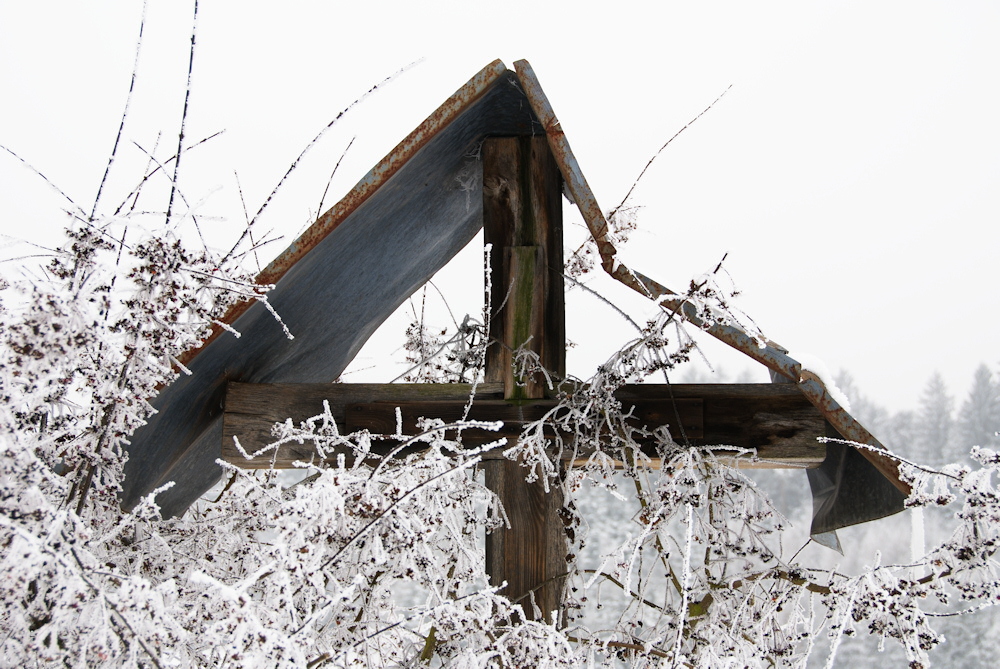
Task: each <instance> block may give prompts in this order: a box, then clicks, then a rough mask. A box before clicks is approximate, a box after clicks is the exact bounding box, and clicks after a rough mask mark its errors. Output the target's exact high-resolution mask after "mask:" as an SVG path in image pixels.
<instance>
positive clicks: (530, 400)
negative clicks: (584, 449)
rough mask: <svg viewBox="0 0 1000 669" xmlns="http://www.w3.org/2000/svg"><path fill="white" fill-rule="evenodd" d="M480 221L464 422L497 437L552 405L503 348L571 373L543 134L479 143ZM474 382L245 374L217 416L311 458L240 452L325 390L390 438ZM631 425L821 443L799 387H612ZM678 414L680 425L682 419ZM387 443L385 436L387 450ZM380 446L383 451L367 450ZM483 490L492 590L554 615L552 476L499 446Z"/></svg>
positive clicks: (352, 424)
mask: <svg viewBox="0 0 1000 669" xmlns="http://www.w3.org/2000/svg"><path fill="white" fill-rule="evenodd" d="M482 163H483V225H484V229H485V241H486V243H488V244H492V253H491V256H490V257H491V273H492V281H491V286H492V291H491V295H490V298H491V305H492V307H493V309H494V311H495V313H494V314H493V316H492V318H491V321H490V332H489V336H490V340H491V341H493V342H496V343H495V344H493V345H491V346H490V347H489V348H488V349H487V353H486V368H485V382H484V383H482V384H480V385H479V386H478V388H477V390H476V399H475V402H474V404H473V405H472V409H471V411H470V413H469V415H468V418H469V419H471V420H489V421H496V420H500V421H503V422H504V428H503V429H502V431H501V432H500V435H502V436H507V437H508V438H509V439H510V440H516V439H517V438H518V436H519V434H520V431H521V428H522V426H523V425H524V424H525V423H527V422H530V421H533V420H538V419H539V418H541V417H542V416H543V415H544V413H545V412H546V411H547V410H549V409H551V408H552V407H553V406H555V404H556V400H555V399H554V398H553V397H550V396H547V395H550V394H551V393H549V391H548V387H547V384H546V383H545V381H544V379H543V378H542V377H541V375H540V374H535V375H533V376H530V377H528V378H525V379H520V378H515V370H514V365H513V364H512V363H513V359H512V355H513V352H514V351H516V350H518V349H519V348H520V347H524V348H526V349H528V350H530V351H532V352H534V353H535V354H537V355H538V357H539V361H540V362H541V365H542V366H543V367H544V368H545V369H546V370H548V371H549V373H550V374H551V375H552V376H553V377H554V378H557V379H561V378H563V377H565V375H566V345H565V303H564V295H563V290H564V289H563V274H562V269H563V260H562V202H561V197H562V178H561V176H560V173H559V168H558V166H557V164H556V161H555V159H554V158H553V156H552V154H551V152H550V150H549V147H548V144H547V142H546V138H545V137H532V136H522V137H501V138H489V139H487V140H485V142H484V144H483V147H482ZM471 391H472V388H471V386H470V385H468V384H346V383H342V384H246V383H230V384H229V385H228V389H227V396H226V407H225V416H224V423H223V441H222V457H223V458H224V459H225V460H227V461H229V462H231V463H233V464H235V465H239V466H241V467H250V468H270V467H272V466H274V467H290V466H292V463H293V462H295V461H306V462H308V461H310V460H313V459H314V458H315V451H314V450H313V449H312V448H311V447H310V446H308V445H301V444H285V445H283V446H282V447H281V448H280V449H279V450H278V451H277V453H268V454H267V455H266V456H263V457H260V458H258V459H256V460H252V461H248V460H246V459H245V457H244V456H243V455H242V454H241V453H240V452H239V451H237V449H236V448H235V446H234V444H233V437H234V436H237V437H239V440H240V442H241V444H242V445H243V448H244V450H245V451H247V452H253V451H256V450H258V449H260V448H262V447H264V446H266V445H267V444H268V443H270V442H271V441H272V437H271V426H272V425H273V424H274V423H275V422H283V421H284V420H285V419H287V418H291V419H292V420H293V421H300V420H305V419H306V418H308V417H311V416H314V415H316V414H318V413H321V411H322V403H323V401H324V400H326V401H327V402H328V403H329V406H330V410H331V412H332V413H333V415H334V417H335V418H336V419H337V421H338V423H340V427H341V429H342V430H344V431H346V432H354V431H356V430H360V429H367V430H369V431H370V432H372V433H373V434H394V433H396V429H397V425H396V422H397V417H396V409H397V407H398V408H399V410H400V413H401V415H402V420H403V430H404V433H406V432H408V433H410V434H413V433H415V432H414V431H415V430H416V422H417V420H418V418H420V417H428V418H441V419H443V420H445V421H446V422H452V421H455V420H459V419H461V418H462V417H463V411H464V409H465V405H466V403H467V402H468V398H469V394H470V392H471ZM617 397H618V399H620V400H621V401H622V402H623V404H624V405H625V408H626V409H627V408H628V407H634V412H633V414H634V419H633V420H634V421H635V422H636V423H637V424H640V425H645V426H647V427H648V428H650V429H652V428H655V427H658V426H664V425H666V426H668V429H670V431H671V433H672V434H673V436H674V437H675V438H678V439H679V438H680V436H681V428H682V429H683V435H684V437H685V438H686V439H687V440H688V441H690V442H691V443H693V444H695V445H711V444H728V445H732V446H737V447H744V448H755V449H757V451H758V455H759V458H760V459H759V460H758V461H755V462H756V465H755V466H774V467H781V466H786V467H788V466H794V467H816V466H818V465H819V464H820V463H821V462H822V461H823V459H824V457H825V454H826V447H825V446H824V445H821V444H818V443H817V442H816V437H817V436H821V435H823V434H825V421H824V419H823V416H822V415H821V414H820V412H819V411H818V410H817V409H816V408H815V407H813V405H812V404H811V403H810V402H809V401H808V400H806V399H805V397H803V395H802V394H801V393H800V392H799V391H798V389H797V388H796V387H795V386H794V385H781V384H776V385H773V384H737V385H718V384H712V385H671V386H669V387H668V386H665V385H657V384H640V385H627V386H624V387H623V388H622V389H620V390H619V392H618V393H617ZM678 421H679V422H680V423H681V425H680V426H678V425H677V423H678ZM496 438H498V435H497V433H495V432H487V431H482V430H472V429H466V430H463V432H462V440H463V443H465V444H467V445H476V444H479V443H484V442H486V441H492V440H494V439H496ZM391 447H392V446H391V445H387V446H386V447H385V450H384V451H382V452H383V453H384V452H387V451H388V450H389V449H390V448H391ZM373 450H376V452H377V451H378V449H377V448H376V449H373ZM484 469H485V474H486V484H487V486H488V487H489V488H490V489H491V490H492V491H493V492H495V493H496V494H497V495H498V496H499V498H500V500H501V502H502V503H503V505H504V509H505V510H506V514H507V518H508V519H509V521H510V527H509V528H507V529H500V530H498V531H495V532H493V533H491V534H490V535H488V536H487V540H486V563H487V572H488V573H489V575H490V580H491V582H492V583H493V584H494V585H498V584H500V583H503V582H506V583H507V586H506V588H505V589H504V590H502V591H501V593H502V594H504V595H506V596H507V597H508V598H510V599H511V600H513V601H521V603H522V605H523V608H524V610H525V614H526V616H527V617H528V618H534V617H535V614H534V611H535V607H537V610H538V611H540V612H541V613H542V615H543V617H544V618H545V619H546V620H547V621H549V622H552V617H551V616H552V613H553V612H555V611H557V610H558V608H559V602H560V599H561V590H562V586H563V583H562V578H561V577H562V576H563V575H564V574H565V573H566V570H567V562H566V556H567V543H566V537H565V533H564V528H563V523H562V521H561V519H560V517H559V511H560V509H561V508H562V498H561V494H560V490H559V488H558V487H557V486H553V487H552V489H551V491H550V492H549V493H546V492H545V491H544V489H543V484H542V483H541V482H536V483H527V482H525V480H524V479H525V475H526V470H525V469H524V468H522V467H521V466H520V464H519V463H518V462H512V461H510V460H506V459H504V458H503V457H502V456H501V455H500V454H499V453H498V452H497V451H492V452H488V453H487V454H486V457H485V458H484Z"/></svg>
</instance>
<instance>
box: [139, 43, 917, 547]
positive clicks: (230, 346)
mask: <svg viewBox="0 0 1000 669" xmlns="http://www.w3.org/2000/svg"><path fill="white" fill-rule="evenodd" d="M524 135H539V136H541V135H544V136H546V137H547V139H548V144H549V147H550V148H551V150H552V153H553V155H554V156H555V159H556V161H557V163H558V166H559V169H560V172H561V173H562V177H563V179H564V181H565V184H566V187H567V190H568V191H569V193H570V194H571V195H572V198H573V201H574V202H575V203H576V206H577V207H578V208H579V210H580V212H581V214H582V215H583V218H584V220H585V221H586V223H587V225H588V227H589V229H590V232H591V234H592V235H593V237H594V239H595V241H596V242H597V246H598V250H599V252H600V255H601V260H602V266H603V268H604V269H605V271H607V272H608V273H609V274H610V275H611V276H612V277H614V278H615V279H617V280H618V281H621V282H622V283H624V284H625V285H627V286H629V287H631V288H633V289H634V290H636V291H638V292H640V293H642V294H643V295H645V296H647V297H649V298H651V299H655V300H657V301H659V302H660V303H661V304H663V306H664V307H665V308H668V309H672V310H673V309H675V310H678V311H680V312H682V313H684V315H685V317H687V318H688V319H689V320H691V321H692V322H694V323H696V324H699V323H700V321H699V319H698V315H697V313H696V310H695V309H694V307H693V305H691V304H689V303H688V302H686V301H685V300H684V299H683V297H681V296H678V295H676V294H674V293H673V292H672V291H670V290H668V289H667V288H666V287H664V286H663V285H661V284H659V283H657V282H656V281H654V280H652V279H650V278H648V277H646V276H644V275H642V274H640V273H639V272H636V271H634V270H632V269H630V268H628V267H626V266H625V265H623V264H621V263H620V262H619V261H618V260H617V258H616V254H617V251H616V249H615V247H614V244H613V243H612V241H611V240H610V239H609V236H608V225H607V221H606V220H605V217H604V214H603V213H602V211H601V209H600V207H599V205H598V203H597V200H596V198H595V197H594V194H593V192H592V191H591V190H590V187H589V186H588V185H587V181H586V179H585V178H584V176H583V173H582V171H581V170H580V167H579V165H578V164H577V162H576V159H575V157H574V156H573V153H572V150H571V149H570V146H569V143H568V142H567V140H566V137H565V135H564V134H563V132H562V130H561V128H560V125H559V121H558V120H557V118H556V116H555V113H554V112H553V110H552V108H551V106H550V105H549V102H548V100H547V99H546V97H545V94H544V92H543V91H542V88H541V86H540V85H539V83H538V80H537V78H536V77H535V74H534V72H533V71H532V69H531V66H530V65H529V64H528V62H527V61H524V60H521V61H518V62H516V63H515V71H511V70H508V69H507V68H506V66H504V64H503V63H502V62H500V61H499V60H497V61H494V62H493V63H491V64H490V65H488V66H487V67H486V68H484V69H483V70H482V71H480V72H479V73H478V74H476V75H475V76H474V77H473V78H472V79H470V80H469V82H468V83H466V84H465V85H464V86H463V87H462V88H460V89H459V90H458V91H457V92H456V93H455V94H454V95H452V96H451V97H450V98H449V99H448V100H447V101H445V103H444V104H442V105H441V106H440V107H439V108H438V109H437V110H436V111H435V112H434V113H433V114H431V115H430V116H429V117H428V118H427V119H426V120H425V121H424V122H423V123H422V124H421V125H420V126H419V127H417V128H416V129H415V130H414V131H413V132H412V133H410V135H409V136H408V137H407V138H406V139H404V140H403V141H402V142H401V143H400V144H399V145H398V146H396V148H395V149H393V150H392V151H391V152H390V153H389V155H388V156H386V157H385V158H384V159H383V160H382V161H380V162H379V163H378V164H377V165H376V166H375V167H374V168H372V170H371V171H370V172H369V173H368V174H367V175H366V176H365V177H364V178H363V179H362V180H361V181H360V182H359V183H358V184H357V185H356V186H355V187H354V188H353V189H352V190H351V192H350V193H348V195H347V196H346V197H345V198H344V199H342V200H341V201H340V202H339V203H337V205H335V206H334V207H333V208H332V209H330V210H329V211H328V212H326V213H325V214H323V215H322V216H321V217H320V218H319V220H317V221H316V223H314V224H313V225H312V226H311V227H310V228H309V229H308V230H307V231H306V232H305V233H303V234H302V236H300V237H299V238H298V239H297V240H296V241H295V242H294V243H293V244H292V245H291V246H290V247H289V248H288V249H287V250H286V251H285V252H284V253H282V254H281V255H280V256H279V257H278V258H277V259H276V260H275V261H274V262H272V263H271V264H270V265H269V266H268V267H267V268H266V269H265V270H264V271H263V272H262V273H261V275H260V276H259V277H258V283H261V284H273V285H274V288H273V290H271V291H270V292H269V293H268V296H267V297H268V302H269V303H270V305H271V306H272V307H273V308H274V310H275V311H277V313H278V314H280V315H281V318H282V319H283V321H284V322H285V324H286V325H287V327H288V329H289V330H290V331H291V332H292V333H294V336H295V338H294V339H289V338H288V337H286V335H285V332H284V331H283V329H282V327H281V325H280V324H279V323H278V322H276V321H275V319H274V318H273V316H272V315H271V314H270V313H269V311H268V309H267V307H266V305H264V304H263V303H261V302H256V301H249V302H245V303H242V304H240V305H238V306H236V307H234V308H233V309H231V310H230V312H229V313H228V314H227V315H226V316H225V318H224V319H223V322H225V323H226V324H228V325H230V326H232V327H233V328H234V329H236V330H237V331H239V332H240V333H241V335H242V337H241V338H240V339H239V341H236V339H235V338H234V337H233V336H232V335H231V334H228V333H225V332H224V331H223V329H222V328H217V329H216V331H215V333H214V334H213V336H212V337H211V338H210V339H209V340H208V341H207V342H205V343H204V344H203V345H202V346H201V347H200V348H198V349H197V350H193V351H189V352H187V353H186V354H185V355H184V356H182V357H181V362H183V363H184V364H185V365H186V366H187V367H188V368H189V369H190V370H191V372H192V374H191V375H185V376H181V377H180V378H179V379H177V380H176V381H175V382H174V383H173V384H171V385H170V386H168V387H166V388H164V389H163V390H162V391H161V393H160V394H159V395H158V396H157V397H156V398H155V399H154V400H152V404H153V406H154V407H155V408H156V409H157V413H156V414H155V415H153V416H151V417H150V419H149V422H148V424H147V425H145V426H143V427H142V428H140V429H139V430H137V431H136V432H135V434H134V435H133V437H132V440H131V445H130V446H129V452H130V459H129V461H128V463H127V465H126V468H125V474H126V476H125V481H124V484H123V490H122V503H123V506H125V507H126V508H129V507H131V506H134V505H135V504H136V503H137V502H138V501H139V499H140V498H141V497H142V496H144V495H146V494H148V493H150V492H151V491H152V490H154V489H155V488H157V487H158V486H161V485H163V484H164V483H166V482H167V481H175V482H176V485H175V486H174V487H173V488H171V489H169V490H167V491H165V492H162V493H160V494H159V495H158V496H157V502H158V503H159V505H160V506H161V509H162V511H163V513H164V515H167V516H169V515H176V514H178V513H181V512H183V511H184V509H186V508H187V507H188V506H189V505H190V504H191V503H192V502H193V501H194V500H195V499H197V498H198V497H199V496H200V495H201V494H202V493H204V492H205V491H206V490H207V489H208V488H209V487H211V486H212V485H213V484H214V483H215V481H217V480H218V478H219V476H220V474H221V469H220V467H219V466H218V465H217V464H216V462H215V461H216V458H217V457H218V456H219V445H220V443H221V439H222V413H223V401H224V394H225V389H226V385H227V383H229V382H230V381H238V382H250V383H282V382H289V383H291V382H295V383H309V382H313V383H316V382H320V383H325V382H330V381H333V380H334V379H336V378H337V377H338V376H340V374H341V373H342V372H343V371H344V369H345V368H346V367H347V365H348V364H349V363H350V361H351V360H352V359H353V358H354V356H355V355H356V354H357V352H358V351H359V350H360V348H361V347H362V345H363V344H364V343H365V341H367V339H368V338H369V337H370V336H371V334H372V333H373V332H374V331H375V329H376V328H377V327H378V326H379V325H380V324H381V323H382V322H383V321H384V320H385V319H386V318H388V317H389V315H390V314H392V313H393V312H394V311H395V309H396V308H397V307H398V306H399V305H400V304H402V303H403V302H404V301H405V300H406V299H407V298H408V297H409V296H410V295H411V294H412V293H413V292H414V291H416V290H417V289H418V288H419V287H420V286H422V285H423V284H424V283H426V282H427V281H428V280H429V279H430V278H431V277H432V276H433V275H434V273H435V272H437V271H438V270H439V269H440V268H441V267H443V266H444V265H445V264H446V263H447V262H448V261H449V260H450V259H451V258H452V257H453V256H454V255H455V254H456V253H458V251H459V250H461V249H462V248H463V247H464V246H465V245H466V244H467V243H468V242H469V241H470V240H471V239H472V238H473V237H474V236H475V234H476V233H477V231H478V230H479V229H480V228H481V227H482V181H481V172H480V171H479V169H478V162H477V148H478V146H479V144H480V143H481V142H482V141H483V139H485V138H486V137H490V136H524ZM705 330H706V331H708V332H709V333H710V334H712V335H713V336H715V337H717V338H719V339H721V340H722V341H724V342H726V343H728V344H729V345H731V346H733V347H735V348H737V349H739V350H741V351H742V352H744V353H745V354H747V355H748V356H750V357H751V358H753V359H755V360H757V361H758V362H761V363H762V364H764V365H765V366H767V367H768V368H769V369H770V370H771V371H772V376H773V377H774V378H776V379H779V380H782V381H784V382H787V383H796V384H797V385H798V387H799V389H800V390H801V391H802V392H803V394H804V395H805V396H806V397H807V398H809V400H810V401H812V402H813V404H815V405H816V406H817V407H818V408H819V410H820V411H821V412H822V413H823V415H824V416H825V417H826V418H827V420H828V421H829V422H830V424H831V425H832V426H833V427H834V428H835V429H836V431H837V433H839V435H842V436H843V437H845V438H847V439H850V440H852V441H856V442H860V443H862V444H868V445H871V446H872V448H873V449H875V450H869V449H861V450H860V451H855V450H854V449H846V452H847V453H848V454H849V457H848V456H845V457H841V458H840V460H839V461H838V462H836V463H832V464H831V465H830V466H829V467H826V469H825V470H824V468H823V467H821V468H820V470H817V471H815V472H814V473H813V474H810V479H811V482H812V483H813V490H814V496H816V494H817V492H816V491H817V486H819V488H820V489H821V490H822V489H823V488H824V487H826V488H827V489H829V491H833V492H831V493H830V494H829V495H828V496H827V502H826V503H827V505H828V506H829V505H836V504H841V505H842V502H837V501H836V498H837V495H836V494H835V492H836V490H837V489H838V488H839V481H840V480H841V477H842V476H843V472H844V469H845V467H846V468H847V469H851V468H854V469H858V470H859V471H863V472H864V476H865V477H867V478H866V479H865V480H873V481H875V483H876V484H877V485H876V486H875V487H876V488H877V490H878V491H879V492H878V493H877V495H879V496H880V497H881V498H883V499H881V501H880V502H879V503H878V504H875V505H874V506H875V507H878V508H880V509H882V510H881V511H875V512H871V511H864V510H857V509H855V510H848V512H847V513H848V516H849V517H850V518H853V519H854V520H853V522H862V521H863V520H871V519H873V518H877V517H880V516H883V515H887V513H888V512H895V511H896V510H899V509H901V508H902V506H901V504H902V496H903V493H904V492H907V491H908V487H907V486H906V485H905V484H904V483H902V482H900V480H899V476H898V471H897V468H896V462H895V461H894V460H893V459H891V458H888V457H886V456H884V455H881V454H880V453H879V452H878V450H879V449H881V448H882V446H881V444H879V442H878V441H877V440H876V439H875V438H874V437H873V436H872V435H871V434H870V433H869V432H868V431H867V430H866V429H865V428H864V427H863V426H861V425H860V424H859V423H858V422H857V421H856V420H854V419H853V418H852V417H851V416H850V414H848V413H847V411H845V410H844V409H843V408H842V407H841V406H840V405H839V404H837V402H836V401H835V400H834V399H833V398H832V397H831V395H830V393H829V392H827V389H826V387H825V386H824V384H823V381H822V380H821V379H819V378H818V377H817V376H816V375H815V374H812V373H810V372H809V371H808V370H806V369H804V368H803V366H802V365H801V364H800V363H799V362H798V361H796V360H795V359H794V358H792V357H791V356H789V355H788V352H787V350H786V349H784V348H782V347H781V346H779V345H777V344H775V343H774V342H765V345H764V346H761V345H760V344H759V342H758V341H757V340H755V339H754V338H752V337H751V336H749V335H748V334H747V333H746V332H743V331H742V330H740V329H739V328H738V327H736V326H733V325H725V324H722V323H715V324H711V325H705ZM859 453H860V455H859ZM850 454H853V455H850ZM861 456H863V457H861ZM824 466H826V463H824ZM810 471H813V470H810ZM817 477H818V478H817ZM873 477H874V478H873ZM888 484H891V485H888ZM869 494H871V493H870V491H869ZM820 501H822V500H820ZM888 509H891V511H887V510H888ZM873 513H874V515H872V514H873ZM866 516H867V517H866ZM834 524H836V523H834ZM844 524H850V523H843V524H840V525H839V526H843V525H844ZM830 529H834V528H833V527H831V528H830ZM814 530H815V524H814Z"/></svg>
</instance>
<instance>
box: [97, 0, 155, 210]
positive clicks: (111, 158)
mask: <svg viewBox="0 0 1000 669" xmlns="http://www.w3.org/2000/svg"><path fill="white" fill-rule="evenodd" d="M148 5H149V0H143V3H142V18H141V19H140V20H139V37H138V38H137V39H136V41H135V61H134V62H133V63H132V79H131V81H130V82H129V85H128V95H127V96H126V97H125V109H124V110H123V111H122V120H121V123H119V124H118V134H117V135H115V144H114V146H112V147H111V155H110V156H108V164H107V165H105V166H104V176H102V177H101V183H100V184H99V185H98V186H97V195H96V196H94V206H93V207H91V209H90V220H91V221H93V220H94V217H95V216H96V215H97V206H98V205H99V204H100V202H101V194H102V193H103V192H104V184H105V183H106V182H107V180H108V175H109V174H110V173H111V166H112V165H113V164H114V162H115V156H117V155H118V143H119V142H120V141H121V139H122V131H123V130H124V129H125V119H127V118H128V110H129V107H131V106H132V92H133V91H134V90H135V80H136V73H137V72H138V70H139V53H140V52H141V51H142V32H143V29H144V28H145V27H146V8H147V6H148Z"/></svg>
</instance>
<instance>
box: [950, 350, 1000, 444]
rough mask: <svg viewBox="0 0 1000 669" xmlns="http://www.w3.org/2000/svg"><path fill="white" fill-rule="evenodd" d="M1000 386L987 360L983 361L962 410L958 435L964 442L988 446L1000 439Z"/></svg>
mask: <svg viewBox="0 0 1000 669" xmlns="http://www.w3.org/2000/svg"><path fill="white" fill-rule="evenodd" d="M997 431H1000V386H998V384H997V382H995V381H994V380H993V374H992V372H990V369H989V367H987V366H986V365H985V364H983V365H979V368H978V369H976V373H975V375H974V377H973V380H972V388H971V389H970V390H969V396H968V398H967V399H966V400H965V402H963V403H962V408H961V410H960V411H959V414H958V435H959V437H960V438H961V440H962V443H963V445H966V446H972V445H980V446H986V445H991V444H996V443H998V442H1000V438H998V437H997V434H996V433H997Z"/></svg>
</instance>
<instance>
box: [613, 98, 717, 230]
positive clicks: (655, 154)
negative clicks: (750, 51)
mask: <svg viewBox="0 0 1000 669" xmlns="http://www.w3.org/2000/svg"><path fill="white" fill-rule="evenodd" d="M732 87H733V85H732V84H729V86H727V87H726V90H724V91H722V93H720V94H719V97H717V98H715V100H713V101H712V104H710V105H708V106H707V107H705V108H704V109H702V110H701V113H700V114H698V115H697V116H695V117H694V118H693V119H691V120H690V121H688V122H687V123H686V124H684V127H683V128H681V129H680V130H678V131H677V132H675V133H674V135H673V137H671V138H670V139H668V140H667V142H666V144H664V145H663V146H661V147H660V150H659V151H657V152H656V153H654V154H653V157H652V158H650V159H649V162H648V163H646V166H645V167H643V168H642V172H639V176H637V177H636V178H635V181H633V182H632V187H631V188H629V189H628V192H627V193H625V197H624V198H622V201H621V202H620V203H618V206H617V207H615V208H614V209H612V210H611V213H610V214H608V218H609V219H610V218H613V217H614V215H615V214H616V213H617V212H618V210H619V209H621V208H622V207H623V206H625V203H626V202H628V199H629V197H630V196H631V195H632V191H634V190H635V187H636V186H638V185H639V180H640V179H642V177H643V175H644V174H646V170H648V169H649V166H650V165H652V164H653V161H654V160H656V159H657V158H658V157H659V156H660V154H661V153H663V151H664V149H666V148H667V147H668V146H670V143H671V142H672V141H674V140H675V139H677V137H678V136H679V135H680V134H681V133H682V132H684V131H685V130H687V129H688V128H689V127H690V126H692V125H694V122H695V121H697V120H698V119H700V118H701V117H702V116H704V115H705V112H707V111H708V110H709V109H711V108H712V107H714V106H715V103H717V102H718V101H719V100H721V99H722V98H723V96H725V94H726V93H728V92H729V89H730V88H732Z"/></svg>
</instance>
